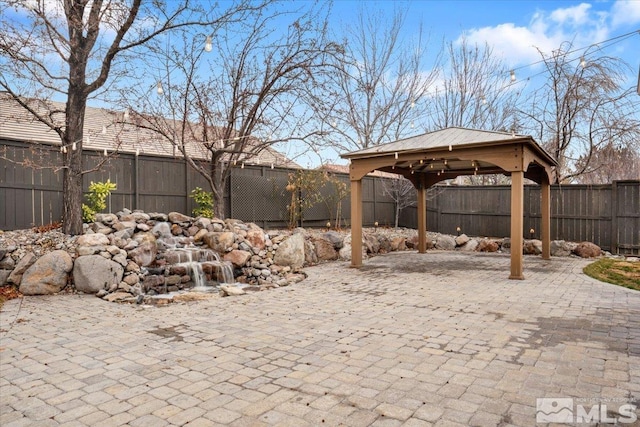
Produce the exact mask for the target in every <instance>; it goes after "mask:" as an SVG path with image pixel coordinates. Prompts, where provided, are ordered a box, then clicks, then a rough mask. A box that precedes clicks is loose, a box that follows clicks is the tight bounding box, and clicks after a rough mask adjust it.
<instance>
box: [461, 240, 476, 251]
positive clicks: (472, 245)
mask: <svg viewBox="0 0 640 427" xmlns="http://www.w3.org/2000/svg"><path fill="white" fill-rule="evenodd" d="M477 248H478V241H477V240H476V239H469V241H468V242H467V243H465V244H464V245H462V246H460V250H461V251H463V252H473V251H475V250H476V249H477Z"/></svg>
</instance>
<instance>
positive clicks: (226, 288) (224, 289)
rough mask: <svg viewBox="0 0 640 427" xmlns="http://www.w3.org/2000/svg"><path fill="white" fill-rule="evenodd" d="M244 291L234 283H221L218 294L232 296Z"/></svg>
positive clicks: (242, 293) (241, 293)
mask: <svg viewBox="0 0 640 427" xmlns="http://www.w3.org/2000/svg"><path fill="white" fill-rule="evenodd" d="M244 294H246V292H245V291H244V289H242V288H241V287H239V286H236V285H221V286H220V296H222V297H233V296H238V295H244Z"/></svg>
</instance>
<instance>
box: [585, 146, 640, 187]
mask: <svg viewBox="0 0 640 427" xmlns="http://www.w3.org/2000/svg"><path fill="white" fill-rule="evenodd" d="M638 144H640V141H639V142H638ZM588 159H589V163H590V166H589V168H588V172H585V173H583V174H582V175H580V176H578V177H576V181H577V182H578V183H580V184H609V183H611V182H613V181H618V180H624V179H640V149H639V148H638V146H637V144H636V145H630V146H626V147H620V146H616V145H615V144H613V143H610V144H606V145H605V146H604V147H598V148H595V149H594V150H593V152H592V153H590V156H589V158H588ZM585 160H586V158H585V159H583V158H582V157H580V158H578V161H577V162H576V166H577V168H579V169H582V168H583V165H582V163H583V162H584V161H585ZM585 169H586V168H585Z"/></svg>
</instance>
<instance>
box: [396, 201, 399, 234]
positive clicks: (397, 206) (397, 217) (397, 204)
mask: <svg viewBox="0 0 640 427" xmlns="http://www.w3.org/2000/svg"><path fill="white" fill-rule="evenodd" d="M399 218H400V203H396V228H398V219H399Z"/></svg>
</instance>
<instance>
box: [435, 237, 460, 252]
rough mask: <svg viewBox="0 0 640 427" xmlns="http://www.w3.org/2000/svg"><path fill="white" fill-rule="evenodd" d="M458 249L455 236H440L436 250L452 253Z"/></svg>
mask: <svg viewBox="0 0 640 427" xmlns="http://www.w3.org/2000/svg"><path fill="white" fill-rule="evenodd" d="M455 248H456V240H455V239H454V238H453V236H449V235H447V234H441V235H439V236H438V238H437V240H436V249H440V250H442V251H452V250H454V249H455Z"/></svg>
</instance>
